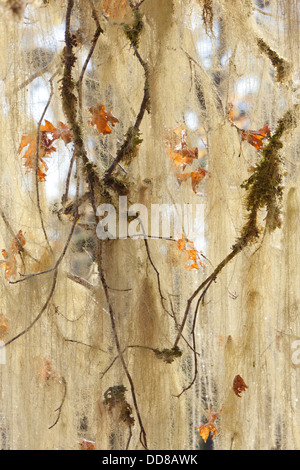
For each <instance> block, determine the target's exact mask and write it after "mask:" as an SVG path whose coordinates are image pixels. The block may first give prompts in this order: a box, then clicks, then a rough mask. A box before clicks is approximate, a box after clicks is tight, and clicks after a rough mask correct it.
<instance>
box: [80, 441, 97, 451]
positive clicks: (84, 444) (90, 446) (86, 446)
mask: <svg viewBox="0 0 300 470" xmlns="http://www.w3.org/2000/svg"><path fill="white" fill-rule="evenodd" d="M80 447H81V450H96V447H95V442H94V441H88V440H87V439H82V441H81V442H80Z"/></svg>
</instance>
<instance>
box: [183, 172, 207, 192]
mask: <svg viewBox="0 0 300 470" xmlns="http://www.w3.org/2000/svg"><path fill="white" fill-rule="evenodd" d="M207 173H208V172H207V171H206V170H204V168H198V169H197V171H191V172H190V173H185V174H183V175H179V174H178V175H177V181H178V183H179V184H181V183H182V182H183V181H186V180H187V179H189V178H190V179H191V182H192V188H193V191H194V193H195V194H198V192H199V184H200V183H201V181H202V180H203V179H204V178H205V176H206V175H207Z"/></svg>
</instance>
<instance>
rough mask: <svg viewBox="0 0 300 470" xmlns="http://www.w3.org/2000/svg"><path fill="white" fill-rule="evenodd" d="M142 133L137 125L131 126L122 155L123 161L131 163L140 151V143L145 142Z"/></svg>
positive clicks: (127, 163)
mask: <svg viewBox="0 0 300 470" xmlns="http://www.w3.org/2000/svg"><path fill="white" fill-rule="evenodd" d="M140 135H141V134H140V131H139V130H138V129H137V128H136V127H135V126H132V127H130V128H129V129H128V131H127V134H126V138H125V142H124V153H123V157H122V161H123V162H124V163H125V164H126V165H130V163H131V162H132V161H133V160H134V158H135V157H136V156H137V154H138V152H139V147H140V144H141V143H142V142H143V140H142V139H141V137H140Z"/></svg>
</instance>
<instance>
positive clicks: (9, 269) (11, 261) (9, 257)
mask: <svg viewBox="0 0 300 470" xmlns="http://www.w3.org/2000/svg"><path fill="white" fill-rule="evenodd" d="M17 240H18V242H19V244H18V242H17ZM25 243H26V240H25V237H24V235H23V232H22V230H19V232H18V233H17V235H16V238H13V240H12V242H11V248H10V249H9V250H5V249H3V250H2V251H1V253H2V257H3V260H2V261H0V266H1V267H2V268H4V272H5V279H6V280H7V281H8V282H9V281H10V280H11V278H12V277H14V276H15V275H16V274H17V258H16V256H17V255H18V254H19V253H20V246H22V247H23V246H24V245H25Z"/></svg>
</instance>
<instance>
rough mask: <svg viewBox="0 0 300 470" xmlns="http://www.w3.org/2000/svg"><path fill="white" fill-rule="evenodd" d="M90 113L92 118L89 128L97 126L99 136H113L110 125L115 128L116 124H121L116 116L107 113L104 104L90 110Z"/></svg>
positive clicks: (109, 112)
mask: <svg viewBox="0 0 300 470" xmlns="http://www.w3.org/2000/svg"><path fill="white" fill-rule="evenodd" d="M89 112H90V113H91V115H92V118H91V119H90V120H89V126H91V127H94V126H96V128H97V131H98V132H99V134H104V135H106V134H111V133H112V130H111V128H110V127H109V125H108V123H110V125H111V126H112V127H114V125H115V124H116V123H119V122H120V121H119V120H118V119H117V118H116V117H115V116H113V115H112V113H111V111H105V106H104V105H102V104H98V105H96V106H92V107H91V108H89Z"/></svg>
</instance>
